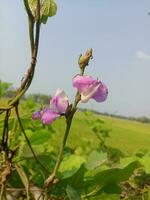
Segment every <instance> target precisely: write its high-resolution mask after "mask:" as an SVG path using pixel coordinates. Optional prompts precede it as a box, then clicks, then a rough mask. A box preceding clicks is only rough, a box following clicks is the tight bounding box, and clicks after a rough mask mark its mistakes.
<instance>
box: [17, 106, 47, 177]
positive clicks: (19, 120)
mask: <svg viewBox="0 0 150 200" xmlns="http://www.w3.org/2000/svg"><path fill="white" fill-rule="evenodd" d="M15 112H16V116H17V119H18V122H19V126H20V129H21V131H22V133H23V135H24V137H25V139H26V141H27V144H28V146H29V148H30V150H31V152H32V154H33V157H34V159H35V160H36V162H37V163H38V164H39V165H40V166H41V167H42V168H43V169H44V170H45V172H46V173H49V171H48V169H46V167H45V166H44V165H43V164H42V163H41V162H40V161H39V160H38V158H37V156H36V154H35V152H34V150H33V148H32V146H31V144H30V141H29V139H28V137H27V135H26V132H25V130H24V127H23V124H22V122H21V118H20V115H19V110H18V105H17V106H16V107H15Z"/></svg>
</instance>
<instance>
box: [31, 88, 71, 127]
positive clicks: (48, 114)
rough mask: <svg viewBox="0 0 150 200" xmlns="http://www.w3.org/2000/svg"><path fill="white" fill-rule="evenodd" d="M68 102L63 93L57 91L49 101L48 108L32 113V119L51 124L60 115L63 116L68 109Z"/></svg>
mask: <svg viewBox="0 0 150 200" xmlns="http://www.w3.org/2000/svg"><path fill="white" fill-rule="evenodd" d="M68 105H69V102H68V98H67V96H66V95H65V93H64V91H63V90H61V89H58V90H57V92H56V94H55V96H54V97H53V98H52V99H51V100H50V108H44V109H42V110H40V111H37V112H34V113H33V115H32V119H33V120H36V119H40V120H41V122H42V123H43V124H46V125H48V124H51V123H52V122H53V121H55V120H56V119H57V118H58V117H60V116H61V114H64V113H65V112H66V110H67V108H68Z"/></svg>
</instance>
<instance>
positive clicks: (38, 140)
mask: <svg viewBox="0 0 150 200" xmlns="http://www.w3.org/2000/svg"><path fill="white" fill-rule="evenodd" d="M50 138H51V134H50V133H49V132H48V131H47V130H42V129H41V130H36V131H35V132H33V134H32V136H31V137H30V138H29V140H30V143H31V144H32V145H40V144H44V143H45V142H48V141H49V140H50Z"/></svg>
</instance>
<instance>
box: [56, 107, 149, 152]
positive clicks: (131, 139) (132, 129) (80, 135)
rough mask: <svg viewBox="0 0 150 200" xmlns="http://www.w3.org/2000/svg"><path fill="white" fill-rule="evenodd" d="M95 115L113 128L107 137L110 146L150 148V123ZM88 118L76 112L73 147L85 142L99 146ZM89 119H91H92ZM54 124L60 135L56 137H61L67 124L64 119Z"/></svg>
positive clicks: (72, 137) (70, 143) (107, 126)
mask: <svg viewBox="0 0 150 200" xmlns="http://www.w3.org/2000/svg"><path fill="white" fill-rule="evenodd" d="M93 117H95V118H100V119H102V120H104V126H105V127H106V128H110V129H111V132H110V137H109V138H108V139H107V143H108V144H109V145H110V146H112V147H116V148H119V149H120V150H122V151H123V152H126V153H136V152H137V151H139V150H150V124H144V123H140V122H136V121H131V120H126V119H119V118H114V117H108V116H103V115H97V114H94V116H93ZM87 119H88V118H87V116H86V115H85V114H84V113H83V112H80V111H78V112H77V113H76V115H75V118H74V120H73V123H72V127H71V132H70V135H69V138H68V145H69V146H71V147H72V148H76V147H79V146H80V144H81V143H82V145H83V143H85V145H86V144H89V145H90V147H91V148H95V147H97V145H98V141H97V138H96V136H95V134H94V133H93V132H92V131H91V129H90V127H89V125H88V123H87ZM88 120H89V121H90V119H88ZM53 126H54V127H55V128H56V134H57V135H58V137H57V136H56V137H55V139H56V140H57V139H60V138H61V135H62V134H63V130H64V126H65V124H63V119H60V120H57V121H56V122H55V123H54V125H53ZM57 144H58V142H57Z"/></svg>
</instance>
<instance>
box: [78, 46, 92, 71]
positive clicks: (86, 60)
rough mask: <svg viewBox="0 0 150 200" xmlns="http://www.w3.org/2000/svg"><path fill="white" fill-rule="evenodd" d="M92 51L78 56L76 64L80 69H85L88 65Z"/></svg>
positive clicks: (89, 50)
mask: <svg viewBox="0 0 150 200" xmlns="http://www.w3.org/2000/svg"><path fill="white" fill-rule="evenodd" d="M92 51H93V50H92V49H88V50H87V51H86V53H85V54H84V55H82V54H81V55H80V57H79V60H78V63H79V66H80V68H81V69H82V68H85V67H86V66H87V65H88V64H89V60H90V59H92V58H93V55H92Z"/></svg>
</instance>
